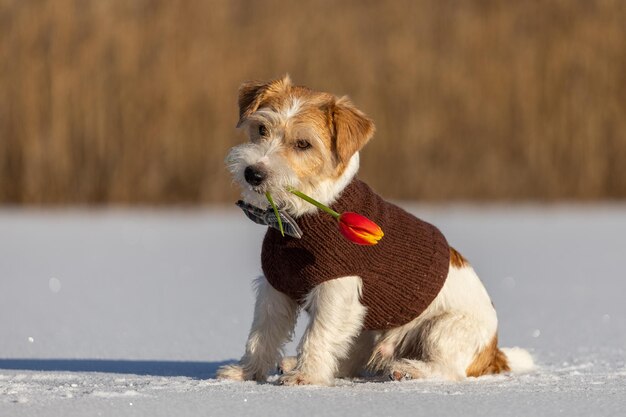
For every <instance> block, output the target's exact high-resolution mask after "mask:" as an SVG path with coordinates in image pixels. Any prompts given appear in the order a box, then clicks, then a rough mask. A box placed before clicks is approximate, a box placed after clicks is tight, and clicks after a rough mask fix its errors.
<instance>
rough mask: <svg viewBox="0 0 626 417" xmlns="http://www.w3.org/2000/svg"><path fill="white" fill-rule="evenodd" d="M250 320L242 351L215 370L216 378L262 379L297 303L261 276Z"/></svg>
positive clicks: (284, 336) (274, 361)
mask: <svg viewBox="0 0 626 417" xmlns="http://www.w3.org/2000/svg"><path fill="white" fill-rule="evenodd" d="M256 289H257V298H256V303H255V306H254V320H253V321H252V328H251V329H250V334H249V336H248V342H247V343H246V353H245V354H244V355H243V357H242V358H241V360H240V361H239V363H238V364H237V365H226V366H223V367H221V368H220V369H219V370H218V372H217V377H218V378H220V379H234V380H239V381H244V380H256V381H264V380H265V379H266V378H267V373H268V372H269V371H270V370H273V369H276V364H277V363H278V361H279V360H280V355H281V350H282V347H283V344H284V343H285V342H287V341H288V340H289V338H290V337H291V335H292V333H293V329H294V327H295V324H296V319H297V316H298V304H297V303H296V302H295V301H293V300H292V299H291V298H289V297H288V296H286V295H285V294H283V293H281V292H279V291H277V290H275V289H274V288H273V287H272V286H271V285H270V284H269V282H267V280H266V279H265V277H260V278H259V279H258V280H257V281H256Z"/></svg>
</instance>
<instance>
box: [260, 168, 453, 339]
mask: <svg viewBox="0 0 626 417" xmlns="http://www.w3.org/2000/svg"><path fill="white" fill-rule="evenodd" d="M332 208H333V210H335V211H336V212H338V213H343V212H346V211H353V212H356V213H359V214H362V215H364V216H366V217H368V218H369V219H370V220H372V221H374V222H376V223H377V224H378V225H379V226H380V227H381V228H382V229H383V232H384V233H385V236H384V237H383V238H382V240H381V241H380V242H379V243H378V244H377V245H374V246H361V245H356V244H354V243H352V242H350V241H348V240H347V239H346V238H344V237H343V236H342V235H341V234H340V232H339V229H338V226H337V220H335V219H334V218H333V217H332V216H330V215H328V214H327V213H323V212H321V211H320V212H317V213H316V214H311V215H305V216H302V217H300V218H298V219H297V222H298V224H299V226H300V228H301V229H302V231H303V233H304V236H303V237H302V238H301V239H295V238H292V237H289V236H286V237H282V236H281V235H280V232H279V231H277V230H275V229H273V228H268V231H267V233H266V235H265V240H264V241H263V250H262V252H261V261H262V266H263V272H264V273H265V276H266V278H267V280H268V281H269V283H270V284H271V285H272V286H273V287H274V288H276V289H277V290H278V291H281V292H283V293H285V294H287V295H288V296H289V297H291V298H292V299H294V300H296V301H298V302H299V303H302V302H303V300H304V298H305V297H306V295H307V294H308V293H309V291H311V289H312V288H313V287H315V286H316V285H318V284H320V283H322V282H324V281H328V280H331V279H334V278H340V277H345V276H353V275H357V276H359V277H361V278H362V280H363V298H362V302H363V304H364V305H365V306H366V307H367V315H366V317H365V323H364V328H365V329H366V330H383V329H389V328H392V327H396V326H400V325H403V324H406V323H408V322H409V321H411V320H413V319H414V318H416V317H417V316H419V315H420V314H421V313H422V312H423V311H424V309H426V307H428V305H429V304H430V303H431V302H432V301H433V299H434V298H435V297H436V296H437V294H438V293H439V291H440V290H441V287H442V286H443V283H444V282H445V280H446V276H447V275H448V268H449V263H450V249H449V247H448V243H447V242H446V239H445V238H444V237H443V235H442V234H441V232H440V231H439V230H438V229H437V228H436V227H435V226H433V225H431V224H429V223H426V222H424V221H422V220H419V219H417V218H416V217H415V216H413V215H411V214H409V213H407V212H406V211H404V210H402V209H401V208H399V207H397V206H395V205H393V204H391V203H388V202H386V201H384V200H383V199H382V198H381V197H380V196H378V195H377V194H376V193H374V191H372V189H371V188H370V187H368V186H367V184H365V183H364V182H362V181H359V180H357V179H355V180H353V181H352V182H351V183H350V184H349V185H348V186H347V187H346V188H345V189H344V191H343V192H342V194H341V196H340V197H339V199H338V200H337V201H336V202H335V203H334V204H333V205H332Z"/></svg>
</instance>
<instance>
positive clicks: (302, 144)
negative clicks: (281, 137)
mask: <svg viewBox="0 0 626 417" xmlns="http://www.w3.org/2000/svg"><path fill="white" fill-rule="evenodd" d="M310 147H311V144H310V143H309V141H308V140H305V139H298V140H297V141H296V148H298V149H300V150H305V149H309V148H310Z"/></svg>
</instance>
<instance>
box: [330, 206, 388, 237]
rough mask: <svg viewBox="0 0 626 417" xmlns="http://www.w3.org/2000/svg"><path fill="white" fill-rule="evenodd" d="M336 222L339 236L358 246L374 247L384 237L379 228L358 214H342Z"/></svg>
mask: <svg viewBox="0 0 626 417" xmlns="http://www.w3.org/2000/svg"><path fill="white" fill-rule="evenodd" d="M338 220H339V231H340V232H341V234H342V235H343V236H344V237H345V238H346V239H348V240H350V241H352V242H354V243H357V244H359V245H375V244H377V243H378V241H379V240H380V239H382V237H383V236H384V233H383V231H382V229H381V228H380V226H378V225H377V224H376V223H374V222H373V221H371V220H370V219H368V218H367V217H365V216H361V215H360V214H358V213H352V212H345V213H342V214H341V215H340V216H339V219H338Z"/></svg>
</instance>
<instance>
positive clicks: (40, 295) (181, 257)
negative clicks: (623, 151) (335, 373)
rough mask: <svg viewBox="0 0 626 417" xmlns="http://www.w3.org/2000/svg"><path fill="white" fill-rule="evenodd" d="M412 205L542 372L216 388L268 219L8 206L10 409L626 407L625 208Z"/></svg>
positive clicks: (411, 411)
mask: <svg viewBox="0 0 626 417" xmlns="http://www.w3.org/2000/svg"><path fill="white" fill-rule="evenodd" d="M410 208H411V210H412V211H413V212H414V213H416V214H418V215H420V216H421V217H423V218H425V219H427V220H430V221H432V222H434V223H435V224H437V225H439V226H440V228H441V229H442V230H443V231H444V232H445V233H446V235H447V236H448V238H449V241H450V242H451V243H452V244H453V245H454V246H455V247H457V248H458V249H459V250H460V251H461V252H462V253H463V254H464V255H466V257H468V258H469V259H470V261H471V262H472V263H473V264H474V266H475V268H476V269H477V271H478V272H479V275H480V276H481V277H482V279H483V281H484V283H485V285H486V286H487V288H488V290H489V291H490V293H491V295H492V299H493V301H494V303H495V305H496V308H497V310H498V313H499V318H500V340H501V344H502V345H503V346H515V345H519V346H523V347H526V348H529V349H531V351H532V353H533V356H534V357H535V359H536V361H537V362H538V364H539V366H540V367H539V369H538V370H536V371H534V372H532V373H529V374H525V375H500V376H494V377H483V378H479V379H470V380H467V381H464V382H460V383H446V382H440V381H428V382H425V381H410V382H401V383H397V382H386V383H374V382H364V381H338V386H337V387H333V388H318V387H281V386H275V385H272V384H255V383H251V382H250V383H232V382H218V381H216V380H214V379H212V377H213V375H214V372H215V370H216V369H217V367H218V366H219V365H220V364H222V363H224V362H228V361H233V360H235V359H237V358H238V357H239V356H240V355H241V353H242V349H243V345H244V342H245V338H246V335H247V331H248V328H249V324H250V320H251V316H252V303H253V298H252V290H251V286H250V283H251V280H252V279H253V278H254V277H255V276H257V275H258V274H259V272H260V265H259V248H260V241H261V238H262V234H263V228H262V227H260V226H258V225H255V224H253V223H251V222H250V221H248V220H247V219H245V218H244V216H243V215H242V214H241V213H240V212H238V211H237V210H236V209H235V208H233V209H221V210H217V209H207V210H204V211H184V210H174V211H121V210H103V211H44V212H39V211H17V210H9V209H4V210H0V416H31V415H33V416H64V417H65V416H92V415H94V416H95V415H108V416H120V415H149V416H188V415H189V416H191V415H211V416H215V415H227V416H240V415H241V416H266V415H271V416H305V415H319V416H343V415H359V416H370V415H372V416H373V415H376V416H387V415H393V416H404V415H407V416H409V415H424V416H439V415H442V416H452V415H458V416H474V415H475V416H482V417H484V416H507V415H519V416H527V415H532V416H551V415H557V414H561V415H566V416H571V415H575V416H587V415H594V416H600V415H601V416H608V415H624V414H623V413H624V410H626V365H625V360H626V358H625V356H624V353H625V351H626V303H625V302H624V296H625V295H626V272H625V270H626V238H625V236H626V206H624V205H613V206H577V207H568V206H556V207H548V208H546V207H521V208H520V207H517V208H513V207H493V206H455V207H424V206H412V207H410ZM301 327H302V326H299V328H300V330H299V333H300V332H301ZM293 346H294V344H293V343H292V344H291V345H290V346H289V348H288V350H289V351H291V352H293V350H294V347H293Z"/></svg>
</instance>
